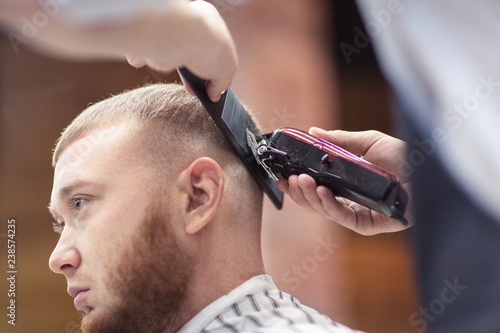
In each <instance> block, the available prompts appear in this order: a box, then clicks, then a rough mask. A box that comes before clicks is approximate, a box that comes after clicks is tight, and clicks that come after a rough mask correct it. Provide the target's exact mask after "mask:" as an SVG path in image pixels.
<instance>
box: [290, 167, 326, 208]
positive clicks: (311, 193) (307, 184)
mask: <svg viewBox="0 0 500 333" xmlns="http://www.w3.org/2000/svg"><path fill="white" fill-rule="evenodd" d="M297 182H298V184H299V186H300V187H301V189H302V193H303V195H304V198H305V199H306V200H307V201H308V202H309V205H310V206H311V208H312V209H314V210H315V211H316V212H318V213H320V214H321V215H324V216H328V212H327V211H326V210H325V208H324V207H323V204H322V202H321V199H320V198H319V196H318V194H317V192H316V190H317V187H318V186H317V185H316V181H315V180H314V178H312V177H311V176H309V175H307V174H301V175H299V177H298V179H297Z"/></svg>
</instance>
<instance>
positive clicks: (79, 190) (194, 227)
mask: <svg viewBox="0 0 500 333" xmlns="http://www.w3.org/2000/svg"><path fill="white" fill-rule="evenodd" d="M53 166H54V168H55V173H54V186H53V190H52V196H51V204H50V209H51V211H52V213H53V215H54V216H55V218H56V220H57V223H58V226H56V229H59V231H60V232H61V238H60V240H59V243H58V245H57V246H56V248H55V249H54V252H53V253H52V256H51V258H50V263H49V264H50V267H51V269H52V270H53V271H54V272H56V273H61V274H64V275H65V276H66V278H67V280H68V292H69V293H70V294H71V295H72V296H74V297H75V306H76V307H77V308H78V309H80V310H84V311H85V312H86V313H87V314H86V316H85V318H84V329H87V330H88V331H120V332H126V331H127V330H130V331H134V332H136V331H141V332H142V331H151V332H155V331H160V332H162V331H163V330H164V329H165V328H170V329H174V328H178V326H179V325H181V324H183V323H184V322H185V321H186V320H187V319H189V318H190V316H192V315H194V314H195V313H196V312H197V311H199V310H200V309H201V308H203V306H205V305H206V304H207V303H209V302H211V301H213V298H214V297H218V296H220V293H223V292H227V291H229V290H230V289H231V288H232V287H235V286H236V285H237V284H238V283H241V282H242V281H244V280H245V279H247V278H248V277H249V276H251V275H253V274H256V273H260V272H261V270H262V262H261V257H260V243H259V236H260V216H261V208H262V192H261V191H260V189H259V187H258V185H257V184H256V183H255V182H254V181H253V179H252V178H251V175H250V174H249V173H248V172H247V170H246V169H245V167H244V166H243V164H242V163H241V162H240V161H239V159H238V157H237V156H236V155H235V154H234V152H233V151H232V148H231V147H230V146H229V144H228V143H227V142H226V140H225V139H224V137H223V135H222V133H221V132H220V131H219V130H218V128H217V127H216V125H215V124H214V123H213V121H212V120H211V119H210V116H209V115H208V113H207V112H206V111H205V110H204V109H203V107H202V106H201V104H200V103H199V101H198V100H197V99H196V98H195V97H192V96H190V95H189V94H187V93H186V91H185V90H184V88H183V87H182V86H180V85H153V86H148V87H144V88H140V89H136V90H133V91H130V92H126V93H123V94H120V95H117V96H114V97H112V98H109V99H107V100H105V101H102V102H100V103H97V104H95V105H93V106H91V107H89V108H87V109H86V110H85V111H83V112H82V113H81V114H80V115H79V116H78V117H77V118H76V119H75V120H74V121H73V122H72V123H71V125H70V126H69V127H68V128H67V129H66V130H65V131H64V132H63V134H62V136H61V138H60V140H59V141H58V143H57V146H56V148H55V151H54V156H53ZM226 289H227V290H226ZM146 328H147V329H146Z"/></svg>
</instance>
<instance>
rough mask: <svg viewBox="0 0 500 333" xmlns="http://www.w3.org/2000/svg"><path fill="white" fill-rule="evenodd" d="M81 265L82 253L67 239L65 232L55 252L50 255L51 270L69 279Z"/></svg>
mask: <svg viewBox="0 0 500 333" xmlns="http://www.w3.org/2000/svg"><path fill="white" fill-rule="evenodd" d="M80 263H81V257H80V253H79V252H78V250H77V249H76V248H75V247H74V246H73V245H72V244H71V243H70V242H69V241H67V240H66V239H65V237H64V232H63V234H62V235H61V238H60V239H59V242H58V243H57V245H56V247H55V249H54V251H53V252H52V254H51V255H50V259H49V267H50V269H51V270H52V271H53V272H54V273H57V274H64V275H65V276H66V278H69V277H71V276H72V275H73V274H74V273H75V272H76V270H77V269H78V267H79V266H80Z"/></svg>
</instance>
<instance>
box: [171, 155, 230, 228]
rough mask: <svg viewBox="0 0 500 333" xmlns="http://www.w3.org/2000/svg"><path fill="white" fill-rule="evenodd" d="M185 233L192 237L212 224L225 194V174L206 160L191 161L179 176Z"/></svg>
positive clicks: (214, 163)
mask: <svg viewBox="0 0 500 333" xmlns="http://www.w3.org/2000/svg"><path fill="white" fill-rule="evenodd" d="M179 182H180V189H181V192H182V198H183V199H182V205H183V206H182V210H183V212H182V214H183V216H184V217H185V226H184V227H185V230H186V233H188V234H194V233H196V232H198V231H199V230H201V229H202V228H203V227H205V226H206V225H207V224H208V223H209V222H210V221H212V220H213V219H214V217H215V215H216V214H217V212H218V211H219V207H220V204H221V201H222V194H223V192H224V174H223V173H222V169H221V167H220V166H219V164H218V163H217V162H215V161H214V160H213V159H211V158H208V157H200V158H197V159H196V160H194V161H193V162H192V163H191V164H190V165H189V166H188V167H187V168H186V169H185V170H184V171H182V172H181V173H180V174H179Z"/></svg>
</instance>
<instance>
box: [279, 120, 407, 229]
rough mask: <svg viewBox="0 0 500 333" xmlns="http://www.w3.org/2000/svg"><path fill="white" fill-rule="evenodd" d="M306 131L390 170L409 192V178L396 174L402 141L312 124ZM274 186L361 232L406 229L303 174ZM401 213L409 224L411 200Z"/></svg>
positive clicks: (403, 152)
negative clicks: (333, 129) (334, 192)
mask: <svg viewBox="0 0 500 333" xmlns="http://www.w3.org/2000/svg"><path fill="white" fill-rule="evenodd" d="M309 133H310V134H312V135H314V136H316V137H318V138H320V139H324V140H327V141H330V142H332V143H334V144H336V145H337V146H339V147H342V148H344V149H346V150H348V151H350V152H351V153H353V154H356V155H359V156H361V157H362V158H364V159H365V160H367V161H369V162H371V163H373V164H375V165H377V166H379V167H381V168H383V169H385V170H387V171H388V172H390V173H392V174H393V175H395V176H396V177H398V179H399V181H400V182H401V184H402V185H403V188H404V189H405V190H406V191H407V192H408V194H410V188H409V187H410V185H409V180H408V179H405V178H404V177H403V175H401V173H400V170H401V169H400V165H402V163H404V162H405V156H406V144H405V143H404V142H403V141H401V140H399V139H396V138H393V137H391V136H388V135H386V134H383V133H381V132H377V131H365V132H345V131H329V132H327V131H325V130H322V129H319V128H314V127H313V128H311V129H310V130H309ZM278 188H279V189H280V190H282V191H283V192H285V193H287V194H288V195H289V196H290V197H291V198H292V199H293V200H294V201H295V202H297V203H298V204H299V205H301V206H302V207H304V208H305V209H307V210H309V211H311V212H316V213H320V214H321V215H323V216H325V217H326V218H328V219H331V220H333V221H335V222H337V223H338V224H340V225H343V226H344V227H347V228H349V229H351V230H354V231H356V232H358V233H360V234H363V235H374V234H378V233H383V232H394V231H400V230H403V229H406V228H407V227H405V226H403V225H402V224H401V223H399V222H397V221H396V220H394V219H392V218H390V217H387V216H386V215H384V214H380V213H378V212H376V211H373V210H371V209H369V208H366V207H364V206H362V205H359V204H357V203H355V202H353V201H350V200H347V199H344V198H341V197H335V196H334V195H333V194H332V192H331V191H330V190H329V189H328V188H326V187H325V186H317V185H316V182H315V180H314V179H313V178H312V177H311V176H309V175H306V174H302V175H299V176H297V175H293V176H291V177H290V178H289V179H288V181H287V180H283V179H282V180H280V181H279V182H278ZM405 216H406V218H407V219H408V221H409V225H412V224H413V218H412V216H411V200H410V203H409V205H408V207H407V210H406V214H405Z"/></svg>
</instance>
